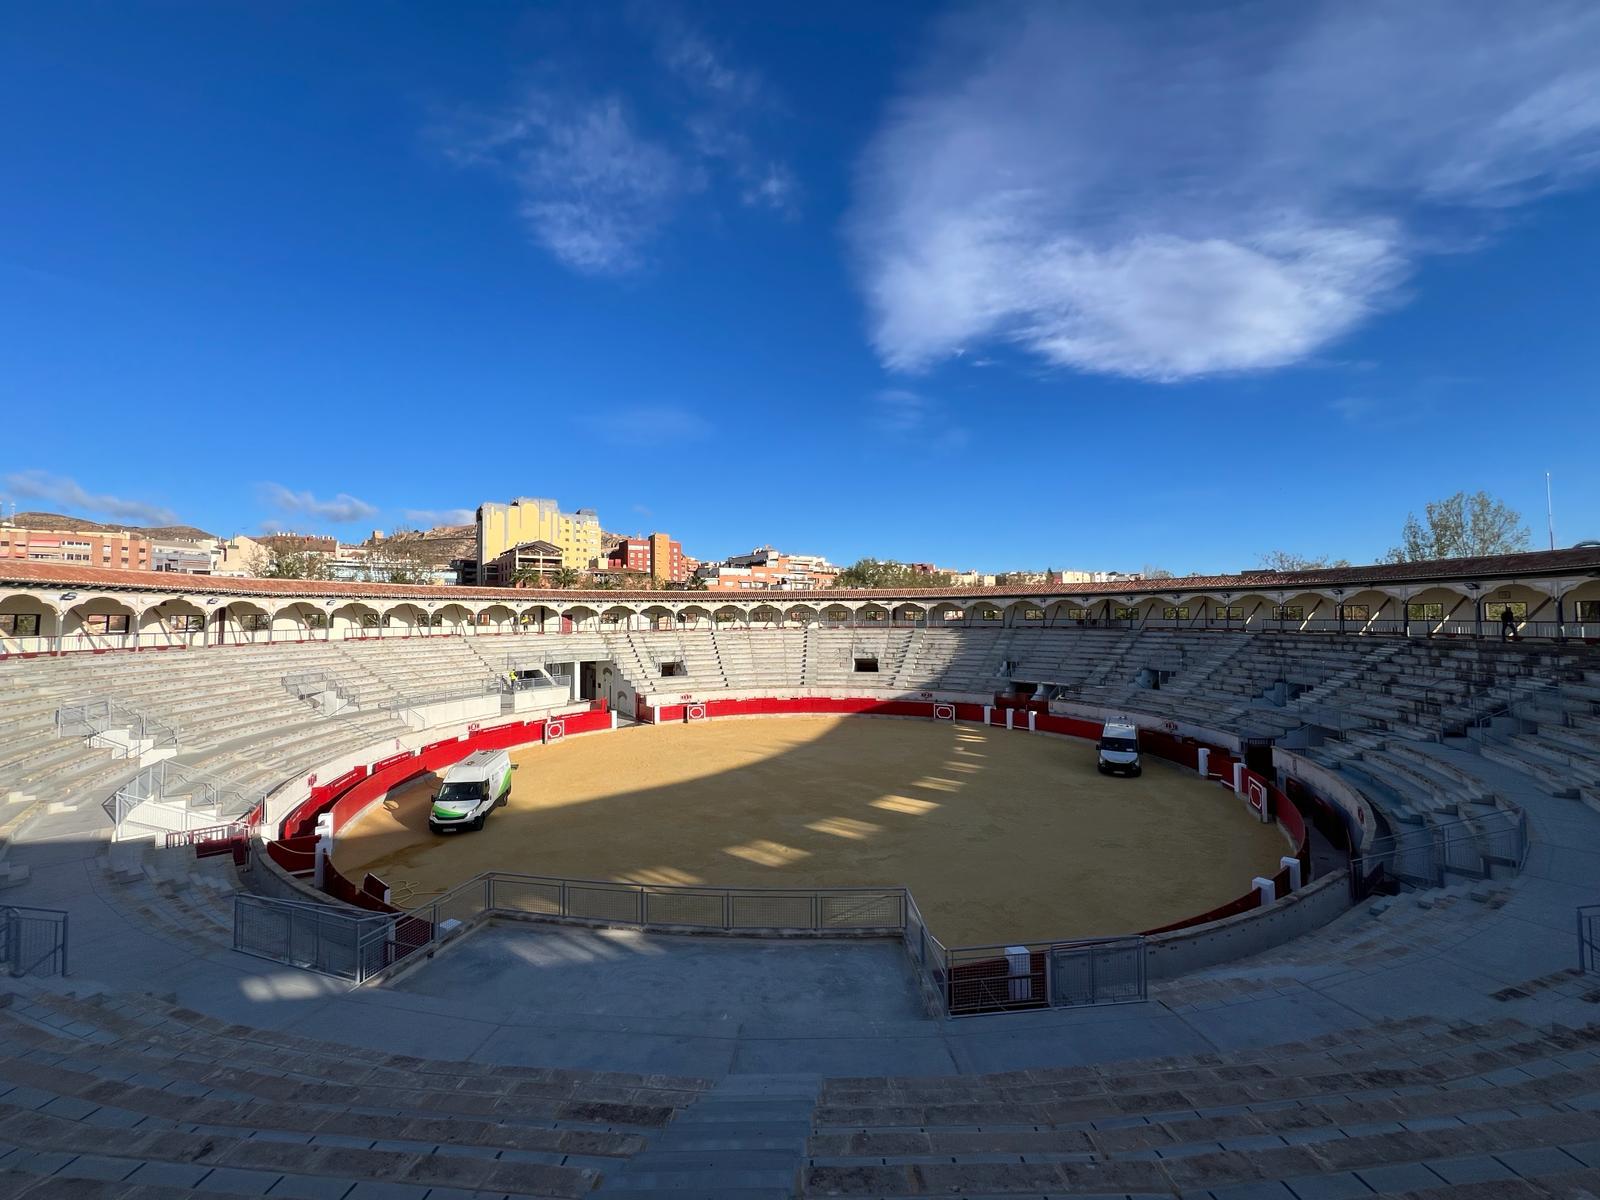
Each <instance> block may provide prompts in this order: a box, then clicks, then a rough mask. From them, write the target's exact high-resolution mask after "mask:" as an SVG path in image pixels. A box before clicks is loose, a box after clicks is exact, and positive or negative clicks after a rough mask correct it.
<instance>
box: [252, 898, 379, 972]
mask: <svg viewBox="0 0 1600 1200" xmlns="http://www.w3.org/2000/svg"><path fill="white" fill-rule="evenodd" d="M392 924H393V923H392V920H391V918H389V917H387V916H384V915H383V914H381V913H373V914H371V915H370V916H363V915H361V914H359V913H357V912H355V911H354V910H351V909H339V908H334V907H332V906H331V905H327V904H314V903H309V902H305V901H298V900H280V899H277V898H275V897H271V896H257V895H252V894H250V893H246V892H240V893H238V894H237V895H235V896H234V898H233V948H234V949H235V950H238V951H239V952H240V953H242V954H251V955H254V956H255V957H257V958H265V959H270V960H271V961H273V962H280V963H288V964H289V965H290V966H295V967H304V968H305V969H306V970H308V971H316V972H319V973H320V974H323V975H333V976H337V977H338V978H340V979H350V980H354V981H356V982H358V983H359V982H360V981H362V980H364V979H367V978H369V977H370V976H371V975H372V974H374V973H375V968H376V967H378V966H380V965H381V960H382V959H383V958H385V957H386V955H384V954H383V953H382V949H383V946H382V943H381V941H380V942H377V943H376V949H377V950H378V952H379V953H380V962H378V963H364V962H362V961H361V959H360V957H359V956H360V953H361V947H362V946H363V945H367V946H373V945H374V942H373V941H372V939H371V938H370V937H369V936H368V935H370V934H373V933H376V934H378V935H379V936H380V937H381V935H382V934H383V933H384V931H386V930H388V929H390V928H392Z"/></svg>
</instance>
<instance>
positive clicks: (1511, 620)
mask: <svg viewBox="0 0 1600 1200" xmlns="http://www.w3.org/2000/svg"><path fill="white" fill-rule="evenodd" d="M1516 636H1517V614H1516V613H1514V612H1512V611H1511V606H1510V605H1509V604H1508V605H1506V606H1505V607H1504V608H1502V609H1501V610H1500V640H1501V641H1502V642H1510V641H1515V640H1516Z"/></svg>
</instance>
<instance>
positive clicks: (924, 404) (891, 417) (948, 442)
mask: <svg viewBox="0 0 1600 1200" xmlns="http://www.w3.org/2000/svg"><path fill="white" fill-rule="evenodd" d="M871 412H872V416H871V421H872V424H873V426H874V427H875V428H876V429H877V430H878V432H879V433H881V434H883V435H884V436H885V437H887V438H889V439H890V440H892V441H901V442H906V443H913V442H914V443H916V444H917V445H919V446H920V447H922V448H923V449H925V450H932V451H939V452H944V451H950V450H959V449H961V448H962V447H964V446H965V445H966V444H967V442H968V441H969V440H970V439H969V435H968V433H967V431H966V429H965V428H963V427H962V426H961V425H960V424H959V423H957V422H955V421H953V420H951V419H950V418H949V417H948V416H947V415H946V414H945V412H944V407H943V405H941V404H940V403H939V402H938V401H936V400H933V399H931V398H929V397H927V396H924V395H923V394H922V393H920V392H913V391H910V390H909V389H906V388H885V389H883V390H882V391H880V392H879V393H878V394H877V395H876V396H874V397H873V398H872V409H871Z"/></svg>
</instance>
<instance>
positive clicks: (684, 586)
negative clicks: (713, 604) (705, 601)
mask: <svg viewBox="0 0 1600 1200" xmlns="http://www.w3.org/2000/svg"><path fill="white" fill-rule="evenodd" d="M663 590H665V591H669V592H703V591H705V590H706V581H705V579H704V578H703V577H702V576H699V575H690V576H688V577H687V578H686V579H684V581H683V582H682V583H668V584H666V585H665V586H664V589H663Z"/></svg>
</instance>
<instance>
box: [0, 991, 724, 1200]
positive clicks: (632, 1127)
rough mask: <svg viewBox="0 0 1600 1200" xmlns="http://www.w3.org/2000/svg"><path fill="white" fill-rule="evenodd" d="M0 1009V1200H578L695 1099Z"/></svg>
mask: <svg viewBox="0 0 1600 1200" xmlns="http://www.w3.org/2000/svg"><path fill="white" fill-rule="evenodd" d="M4 999H5V1000H9V1001H11V1003H10V1005H9V1007H7V1008H5V1009H4V1010H3V1011H0V1150H3V1151H4V1153H3V1155H0V1193H3V1194H5V1195H40V1196H53V1195H59V1196H74V1197H78V1196H102V1195H103V1196H108V1197H109V1196H131V1195H140V1194H142V1193H140V1192H138V1191H131V1190H126V1189H131V1188H138V1187H141V1186H144V1187H149V1188H152V1189H168V1190H166V1191H161V1192H160V1194H162V1195H166V1194H178V1193H179V1192H182V1193H183V1194H188V1193H187V1189H194V1190H195V1191H198V1192H204V1193H206V1194H217V1193H220V1194H224V1195H229V1194H232V1195H263V1194H270V1195H274V1196H278V1195H282V1196H290V1197H308V1198H309V1197H322V1196H343V1195H345V1194H346V1193H347V1192H349V1193H351V1194H352V1195H365V1194H367V1192H368V1191H371V1193H372V1194H373V1195H377V1194H380V1192H381V1193H382V1194H385V1195H393V1196H423V1195H426V1194H428V1189H429V1188H435V1189H438V1190H437V1191H435V1192H434V1193H433V1194H435V1195H438V1196H440V1197H445V1196H452V1195H457V1194H466V1193H467V1192H471V1193H473V1194H484V1195H497V1196H504V1195H511V1196H544V1197H560V1198H573V1197H579V1196H583V1195H585V1194H587V1193H588V1192H590V1191H591V1190H593V1188H594V1187H595V1186H596V1184H597V1183H599V1182H600V1181H601V1179H602V1178H604V1177H605V1176H606V1175H607V1174H608V1173H611V1172H615V1171H619V1170H620V1169H622V1168H623V1167H625V1165H626V1163H627V1160H628V1159H630V1158H631V1157H633V1156H635V1155H637V1154H639V1153H640V1152H642V1151H644V1150H645V1149H646V1148H647V1147H648V1146H649V1144H650V1141H651V1138H652V1137H653V1136H654V1135H655V1133H656V1132H657V1131H659V1130H661V1129H662V1128H664V1127H665V1126H666V1125H667V1124H668V1123H669V1122H670V1121H671V1120H672V1118H673V1117H674V1116H675V1115H676V1114H677V1113H678V1112H679V1111H681V1110H682V1109H683V1108H684V1107H685V1106H687V1105H689V1104H691V1103H692V1102H693V1101H694V1099H695V1098H696V1096H697V1095H698V1094H699V1092H700V1091H701V1090H702V1089H703V1087H704V1086H705V1085H704V1084H703V1083H702V1081H699V1080H695V1079H686V1078H678V1077H672V1076H657V1075H643V1074H620V1073H611V1072H584V1071H560V1070H550V1069H545V1068H533V1067H514V1066H509V1067H507V1066H497V1067H493V1068H489V1067H485V1066H483V1065H481V1064H472V1063H461V1062H444V1061H433V1060H427V1059H419V1058H414V1057H410V1056H403V1055H394V1054H385V1053H381V1052H375V1051H363V1050H361V1049H359V1048H356V1047H351V1046H344V1045H336V1044H332V1043H327V1042H321V1041H316V1040H314V1039H309V1038H303V1037H298V1036H296V1035H294V1034H291V1033H278V1032H273V1031H267V1030H254V1029H245V1028H243V1027H240V1026H237V1025H230V1024H228V1023H226V1022H223V1021H219V1020H216V1019H214V1018H210V1017H206V1016H204V1015H202V1014H200V1013H196V1012H192V1011H188V1010H185V1009H180V1008H176V1007H175V1006H172V1005H170V1004H165V1003H162V1002H160V1001H158V1000H155V999H153V998H150V997H147V996H135V995H128V996H118V997H115V998H112V997H104V996H91V997H76V996H71V995H66V994H61V993H56V992H51V991H46V990H42V989H38V990H25V991H22V992H20V993H17V994H15V995H6V996H4ZM352 1189H355V1190H353V1191H352ZM385 1189H387V1190H385ZM457 1189H464V1190H463V1191H459V1192H458V1191H457ZM149 1194H150V1195H155V1194H157V1192H156V1191H155V1190H152V1191H151V1192H150V1193H149Z"/></svg>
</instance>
